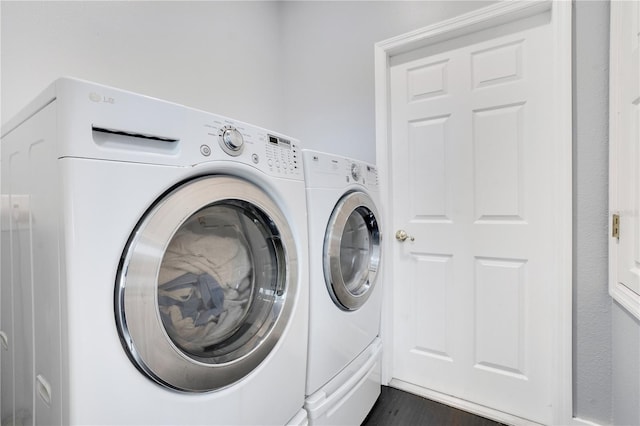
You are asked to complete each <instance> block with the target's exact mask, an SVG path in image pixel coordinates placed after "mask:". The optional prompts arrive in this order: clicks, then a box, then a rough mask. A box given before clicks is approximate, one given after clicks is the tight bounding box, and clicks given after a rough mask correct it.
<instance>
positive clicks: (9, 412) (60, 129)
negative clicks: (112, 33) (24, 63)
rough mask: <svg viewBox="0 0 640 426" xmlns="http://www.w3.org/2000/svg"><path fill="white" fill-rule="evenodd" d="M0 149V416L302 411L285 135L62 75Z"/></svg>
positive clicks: (302, 237) (295, 179) (300, 270)
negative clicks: (0, 244)
mask: <svg viewBox="0 0 640 426" xmlns="http://www.w3.org/2000/svg"><path fill="white" fill-rule="evenodd" d="M1 149H2V151H1V152H2V187H1V188H2V200H3V204H2V205H3V209H4V210H5V211H3V214H2V221H3V222H2V229H3V231H2V233H3V238H2V242H3V245H2V283H1V291H2V292H1V301H2V302H1V303H2V317H1V320H2V322H1V324H0V330H1V333H2V334H0V336H2V349H1V356H2V370H1V372H2V381H1V386H2V389H1V390H2V392H1V394H2V400H1V402H2V407H1V409H2V418H3V423H2V424H5V423H6V424H18V423H20V422H23V423H24V424H32V423H33V424H47V425H53V424H65V425H69V424H72V425H81V424H82V425H85V424H109V425H125V424H126V425H133V424H174V425H177V424H180V425H192V424H212V425H213V424H225V425H231V424H251V425H256V424H261V425H263V424H272V425H276V424H277V425H282V424H286V423H288V422H290V421H297V422H300V423H304V422H306V415H305V412H304V409H303V404H304V392H305V373H306V353H307V333H308V328H307V325H308V316H307V310H308V285H307V280H308V278H307V277H308V268H307V264H308V244H307V218H306V210H305V205H304V203H300V200H301V199H303V197H304V196H305V185H304V172H303V164H302V162H301V159H300V153H299V149H300V147H299V145H298V142H297V141H296V140H294V139H291V138H289V137H286V136H284V135H281V134H278V133H274V132H270V131H267V130H263V129H261V128H258V127H254V126H251V125H249V124H245V123H241V122H237V121H234V120H230V119H227V118H224V117H221V116H217V115H213V114H209V113H205V112H202V111H198V110H194V109H190V108H187V107H184V106H181V105H177V104H173V103H169V102H164V101H160V100H157V99H153V98H149V97H145V96H141V95H137V94H133V93H129V92H125V91H121V90H116V89H113V88H109V87H105V86H101V85H96V84H92V83H88V82H82V81H78V80H73V79H60V80H58V81H56V82H55V83H54V84H52V85H51V86H50V87H49V88H48V89H47V90H46V91H45V92H43V93H42V95H40V96H39V97H38V98H37V99H36V100H35V101H34V102H33V103H32V104H30V105H29V106H28V107H27V108H26V109H25V110H24V111H23V112H22V113H21V114H20V115H19V116H18V117H17V118H16V119H15V120H13V121H11V122H9V123H8V125H7V126H6V128H4V129H3V133H2V140H1Z"/></svg>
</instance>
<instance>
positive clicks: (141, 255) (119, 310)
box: [115, 175, 298, 392]
mask: <svg viewBox="0 0 640 426" xmlns="http://www.w3.org/2000/svg"><path fill="white" fill-rule="evenodd" d="M217 203H219V204H223V205H227V204H228V205H242V206H251V211H248V212H247V214H246V215H247V216H249V217H254V216H255V217H256V220H258V219H260V220H262V219H263V220H264V222H265V224H264V226H263V228H268V229H264V232H265V234H268V238H267V239H266V241H268V244H269V245H270V246H271V247H270V248H269V250H270V253H272V254H273V257H274V258H275V259H276V262H275V265H274V268H275V271H274V274H273V275H274V276H275V277H277V278H276V280H277V283H274V284H273V285H271V288H272V289H271V290H270V291H267V292H262V291H255V292H254V293H255V296H254V299H252V300H255V298H263V299H264V298H267V297H269V298H271V299H270V300H269V302H268V303H270V305H268V306H270V309H269V311H268V312H264V309H262V310H260V312H259V313H258V314H256V315H255V316H259V317H260V321H256V324H248V325H247V326H246V327H245V326H243V327H241V328H242V330H241V331H239V332H238V333H236V334H235V335H233V336H230V338H229V339H230V340H234V339H235V340H234V342H232V343H230V344H229V345H228V347H227V349H228V350H226V351H223V352H224V353H213V352H212V354H211V356H206V355H202V354H199V355H198V354H193V353H188V352H186V351H184V350H181V349H180V348H179V347H178V346H177V345H176V344H175V343H174V341H172V339H171V338H170V337H169V335H168V334H167V330H166V329H165V327H164V325H163V322H162V319H161V315H160V312H159V305H158V275H159V271H160V268H161V264H162V261H163V258H164V255H165V251H166V249H167V247H168V245H169V243H170V242H171V240H172V238H173V236H174V234H175V233H176V231H178V229H180V227H181V226H182V225H183V224H184V223H185V222H186V221H187V220H189V219H190V218H191V217H192V216H193V215H194V213H196V212H199V211H201V210H202V209H205V208H209V207H211V206H215V205H216V204H217ZM251 215H254V216H251ZM256 223H257V222H256ZM261 226H262V225H261ZM261 229H262V228H261ZM251 263H253V262H251ZM253 279H254V280H259V279H260V277H254V278H253ZM254 284H255V283H254ZM297 292H298V259H297V255H296V249H295V241H294V238H293V235H292V233H291V231H290V229H289V226H288V223H287V219H286V217H285V216H284V214H283V213H282V212H281V210H280V209H279V208H278V206H277V205H276V204H275V202H274V201H273V200H272V199H271V198H270V197H269V196H268V195H266V193H265V192H264V191H263V190H262V189H260V188H259V187H258V186H256V185H254V184H252V183H250V182H248V181H245V180H242V179H239V178H235V177H230V176H222V175H214V176H206V177H202V178H197V179H194V180H191V181H188V182H186V183H184V184H182V185H181V186H179V187H177V188H176V189H174V190H173V191H171V192H169V193H168V194H167V195H166V196H164V197H163V198H162V199H161V200H160V201H159V202H158V203H156V204H155V205H154V206H153V207H152V208H151V209H150V210H149V211H148V212H147V214H146V215H145V216H144V218H143V219H142V221H141V222H140V223H139V225H138V226H137V228H136V229H135V230H134V232H133V233H132V236H131V238H130V241H129V242H128V244H127V247H126V248H125V251H124V253H123V259H122V261H121V265H120V268H119V271H118V276H117V281H116V288H115V314H116V323H117V326H118V331H119V333H120V339H121V341H122V344H123V346H124V348H125V350H126V351H127V354H128V356H129V358H130V359H131V360H132V361H133V363H134V364H135V365H136V367H137V368H138V369H139V370H141V371H142V372H143V373H144V374H145V375H147V376H148V377H149V378H151V379H153V380H154V381H156V382H157V383H159V384H161V385H163V386H165V387H169V388H172V389H174V390H178V391H183V392H207V391H213V390H217V389H221V388H224V387H227V386H229V385H231V384H233V383H235V382H237V381H238V380H240V379H242V378H243V377H245V376H247V375H248V374H249V373H250V372H251V371H253V370H254V369H255V368H256V367H257V366H258V365H259V364H260V363H261V362H262V361H263V360H264V359H265V358H266V357H267V356H268V355H269V353H270V352H271V351H272V350H273V348H274V347H275V345H276V343H277V342H278V340H279V338H280V337H281V335H282V334H283V331H284V329H285V327H286V325H287V323H288V322H289V319H290V317H291V314H292V309H293V305H294V301H295V297H296V295H297ZM265 293H269V294H265ZM261 306H264V305H261ZM239 333H244V334H243V335H242V336H239ZM247 333H250V335H249V334H247ZM243 336H245V337H243ZM246 336H250V337H246ZM237 342H241V343H242V346H241V347H236V346H238V345H239V343H237Z"/></svg>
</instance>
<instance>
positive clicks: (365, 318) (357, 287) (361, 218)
mask: <svg viewBox="0 0 640 426" xmlns="http://www.w3.org/2000/svg"><path fill="white" fill-rule="evenodd" d="M302 156H303V162H304V167H305V180H306V186H307V209H308V215H309V256H310V257H309V259H310V260H309V273H310V277H309V287H310V306H309V314H310V321H309V355H308V366H307V387H306V392H307V399H306V402H305V408H306V410H307V413H308V415H309V423H310V424H311V425H354V424H360V423H361V422H362V420H364V418H365V417H366V415H367V413H368V412H369V410H370V409H371V407H372V406H373V404H374V403H375V401H376V399H377V398H378V395H379V394H380V385H381V382H380V379H381V377H380V376H381V372H380V368H381V362H380V358H381V351H382V343H381V340H380V338H379V330H380V317H381V309H382V308H381V304H382V299H381V298H382V288H381V285H380V282H379V280H378V279H377V277H378V276H379V268H380V260H381V252H380V250H381V244H380V238H381V232H380V223H381V221H380V217H379V213H378V211H379V210H378V202H379V195H378V174H377V170H376V167H375V166H373V165H371V164H366V163H363V162H361V161H356V160H352V159H348V158H344V157H340V156H336V155H331V154H327V153H321V152H317V151H310V150H303V153H302Z"/></svg>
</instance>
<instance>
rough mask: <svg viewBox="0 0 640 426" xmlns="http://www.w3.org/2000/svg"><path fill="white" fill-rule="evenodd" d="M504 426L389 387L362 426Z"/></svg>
mask: <svg viewBox="0 0 640 426" xmlns="http://www.w3.org/2000/svg"><path fill="white" fill-rule="evenodd" d="M396 425H397V426H400V425H402V426H405V425H424V426H429V425H433V426H440V425H455V426H504V425H503V423H498V422H495V421H493V420H489V419H485V418H484V417H480V416H476V415H475V414H471V413H467V412H466V411H462V410H458V409H457V408H452V407H449V406H448V405H444V404H440V403H438V402H435V401H431V400H429V399H426V398H422V397H420V396H417V395H413V394H411V393H408V392H404V391H401V390H399V389H395V388H392V387H389V386H382V393H381V394H380V397H379V398H378V401H377V402H376V403H375V405H374V406H373V408H372V409H371V412H370V413H369V415H368V416H367V418H366V419H365V420H364V422H363V423H362V426H396Z"/></svg>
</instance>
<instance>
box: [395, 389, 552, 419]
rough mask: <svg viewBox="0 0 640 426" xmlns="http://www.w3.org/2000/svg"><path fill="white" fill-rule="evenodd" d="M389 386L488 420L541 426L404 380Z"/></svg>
mask: <svg viewBox="0 0 640 426" xmlns="http://www.w3.org/2000/svg"><path fill="white" fill-rule="evenodd" d="M389 386H391V387H393V388H396V389H400V390H403V391H406V392H410V393H412V394H415V395H419V396H422V397H424V398H427V399H430V400H431V401H436V402H439V403H441V404H445V405H448V406H449V407H453V408H457V409H459V410H463V411H466V412H468V413H473V414H475V415H478V416H481V417H484V418H487V419H491V420H495V421H497V422H500V423H505V424H508V425H512V426H530V425H540V423H536V422H532V421H531V420H527V419H523V418H521V417H518V416H513V415H511V414H507V413H503V412H502V411H498V410H494V409H493V408H489V407H485V406H483V405H479V404H475V403H473V402H470V401H466V400H464V399H460V398H456V397H455V396H451V395H447V394H444V393H440V392H436V391H433V390H430V389H425V388H423V387H421V386H416V385H414V384H411V383H407V382H404V381H402V380H397V379H392V380H391V383H389Z"/></svg>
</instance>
